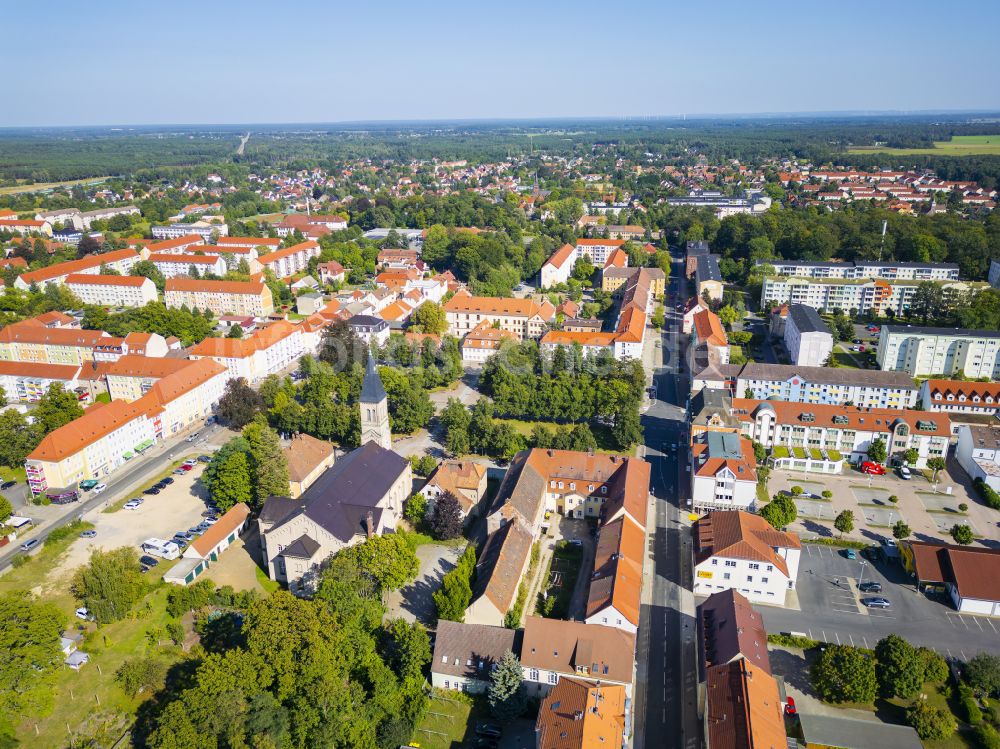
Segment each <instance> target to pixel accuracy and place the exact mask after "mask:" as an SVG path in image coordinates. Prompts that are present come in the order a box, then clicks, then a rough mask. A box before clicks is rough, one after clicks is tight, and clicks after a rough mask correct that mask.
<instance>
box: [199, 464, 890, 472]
mask: <svg viewBox="0 0 1000 749" xmlns="http://www.w3.org/2000/svg"><path fill="white" fill-rule="evenodd" d="M192 468H194V466H190V465H187V464H186V463H185V464H184V465H182V466H181V470H182V471H184V472H185V473H187V472H188V471H190V470H191V469H192ZM879 468H881V466H879ZM882 473H885V471H882Z"/></svg>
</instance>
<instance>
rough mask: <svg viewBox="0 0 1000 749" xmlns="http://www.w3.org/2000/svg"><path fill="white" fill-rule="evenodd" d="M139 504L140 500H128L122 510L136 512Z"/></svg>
mask: <svg viewBox="0 0 1000 749" xmlns="http://www.w3.org/2000/svg"><path fill="white" fill-rule="evenodd" d="M141 504H142V500H141V499H130V500H129V501H128V502H126V503H125V505H124V509H126V510H138V509H139V505H141Z"/></svg>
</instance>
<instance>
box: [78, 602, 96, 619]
mask: <svg viewBox="0 0 1000 749" xmlns="http://www.w3.org/2000/svg"><path fill="white" fill-rule="evenodd" d="M76 618H77V619H83V620H84V621H85V622H92V621H94V615H93V614H91V613H90V609H88V608H87V607H86V606H81V607H80V608H78V609H77V610H76Z"/></svg>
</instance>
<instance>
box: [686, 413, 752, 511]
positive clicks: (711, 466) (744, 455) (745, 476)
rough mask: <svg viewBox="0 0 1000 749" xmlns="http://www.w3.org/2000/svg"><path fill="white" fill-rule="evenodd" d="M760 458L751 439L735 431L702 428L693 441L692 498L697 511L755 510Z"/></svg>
mask: <svg viewBox="0 0 1000 749" xmlns="http://www.w3.org/2000/svg"><path fill="white" fill-rule="evenodd" d="M756 465H757V461H756V459H755V457H754V452H753V445H752V444H751V443H750V440H747V439H741V438H740V436H739V435H738V434H736V433H734V432H701V433H699V434H697V435H695V436H694V437H693V438H692V441H691V498H692V505H693V507H694V511H695V512H709V511H712V510H751V511H752V510H754V509H755V507H756V503H757V468H756Z"/></svg>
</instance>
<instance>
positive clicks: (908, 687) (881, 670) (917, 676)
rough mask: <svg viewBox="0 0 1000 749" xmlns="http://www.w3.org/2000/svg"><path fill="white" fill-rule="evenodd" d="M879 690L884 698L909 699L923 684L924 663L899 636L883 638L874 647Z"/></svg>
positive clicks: (915, 651)
mask: <svg viewBox="0 0 1000 749" xmlns="http://www.w3.org/2000/svg"><path fill="white" fill-rule="evenodd" d="M875 659H876V660H877V661H878V669H877V674H878V681H879V689H880V690H881V692H882V694H883V695H884V696H885V697H903V698H907V699H908V698H910V697H913V696H914V695H916V694H917V692H919V691H920V687H922V686H923V684H924V661H923V659H922V658H921V657H920V656H919V654H918V653H917V650H916V648H914V647H913V646H912V645H910V643H908V642H907V641H906V640H904V639H903V638H902V637H900V636H899V635H889V636H888V637H883V638H882V639H881V640H879V641H878V643H877V644H876V645H875Z"/></svg>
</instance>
